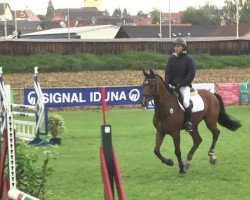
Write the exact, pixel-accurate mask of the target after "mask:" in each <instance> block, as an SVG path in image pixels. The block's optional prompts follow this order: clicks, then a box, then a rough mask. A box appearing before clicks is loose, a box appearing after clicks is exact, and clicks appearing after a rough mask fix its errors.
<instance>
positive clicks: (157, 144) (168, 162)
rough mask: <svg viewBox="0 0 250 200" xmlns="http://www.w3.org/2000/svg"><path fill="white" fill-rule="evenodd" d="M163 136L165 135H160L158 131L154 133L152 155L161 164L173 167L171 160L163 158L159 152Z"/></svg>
mask: <svg viewBox="0 0 250 200" xmlns="http://www.w3.org/2000/svg"><path fill="white" fill-rule="evenodd" d="M164 136H165V135H164V134H162V133H161V132H159V131H157V132H156V138H155V148H154V153H155V155H156V156H157V157H158V158H159V159H160V160H161V162H162V163H164V164H166V165H169V166H173V165H174V162H173V160H171V159H168V158H164V157H163V156H162V154H161V151H160V148H161V144H162V142H163V139H164Z"/></svg>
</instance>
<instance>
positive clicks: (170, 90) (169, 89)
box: [155, 74, 173, 93]
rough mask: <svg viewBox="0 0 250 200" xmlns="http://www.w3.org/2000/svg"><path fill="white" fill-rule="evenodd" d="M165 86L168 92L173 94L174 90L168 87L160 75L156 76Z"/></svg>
mask: <svg viewBox="0 0 250 200" xmlns="http://www.w3.org/2000/svg"><path fill="white" fill-rule="evenodd" d="M155 75H156V76H157V77H158V78H159V79H160V80H161V81H162V82H163V84H164V85H165V87H166V88H167V90H168V91H169V92H171V93H173V90H172V89H171V88H170V87H169V86H168V84H165V81H164V80H163V78H162V77H161V76H160V75H159V74H155Z"/></svg>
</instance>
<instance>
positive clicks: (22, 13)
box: [12, 10, 41, 21]
mask: <svg viewBox="0 0 250 200" xmlns="http://www.w3.org/2000/svg"><path fill="white" fill-rule="evenodd" d="M14 12H15V11H12V13H13V16H14V15H15V14H14ZM16 18H21V19H23V20H25V19H28V20H29V21H41V19H39V18H38V17H37V16H36V15H35V14H34V13H33V12H32V11H31V10H16Z"/></svg>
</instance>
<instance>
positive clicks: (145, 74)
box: [142, 69, 148, 77]
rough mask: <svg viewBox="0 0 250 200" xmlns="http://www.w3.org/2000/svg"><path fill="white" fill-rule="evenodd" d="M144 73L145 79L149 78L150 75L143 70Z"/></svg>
mask: <svg viewBox="0 0 250 200" xmlns="http://www.w3.org/2000/svg"><path fill="white" fill-rule="evenodd" d="M142 72H143V74H144V76H145V77H147V76H148V73H147V72H146V71H145V70H144V69H143V70H142Z"/></svg>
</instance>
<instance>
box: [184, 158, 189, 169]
mask: <svg viewBox="0 0 250 200" xmlns="http://www.w3.org/2000/svg"><path fill="white" fill-rule="evenodd" d="M190 167H191V162H190V161H189V160H186V161H184V170H185V171H187V170H189V168H190Z"/></svg>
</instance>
